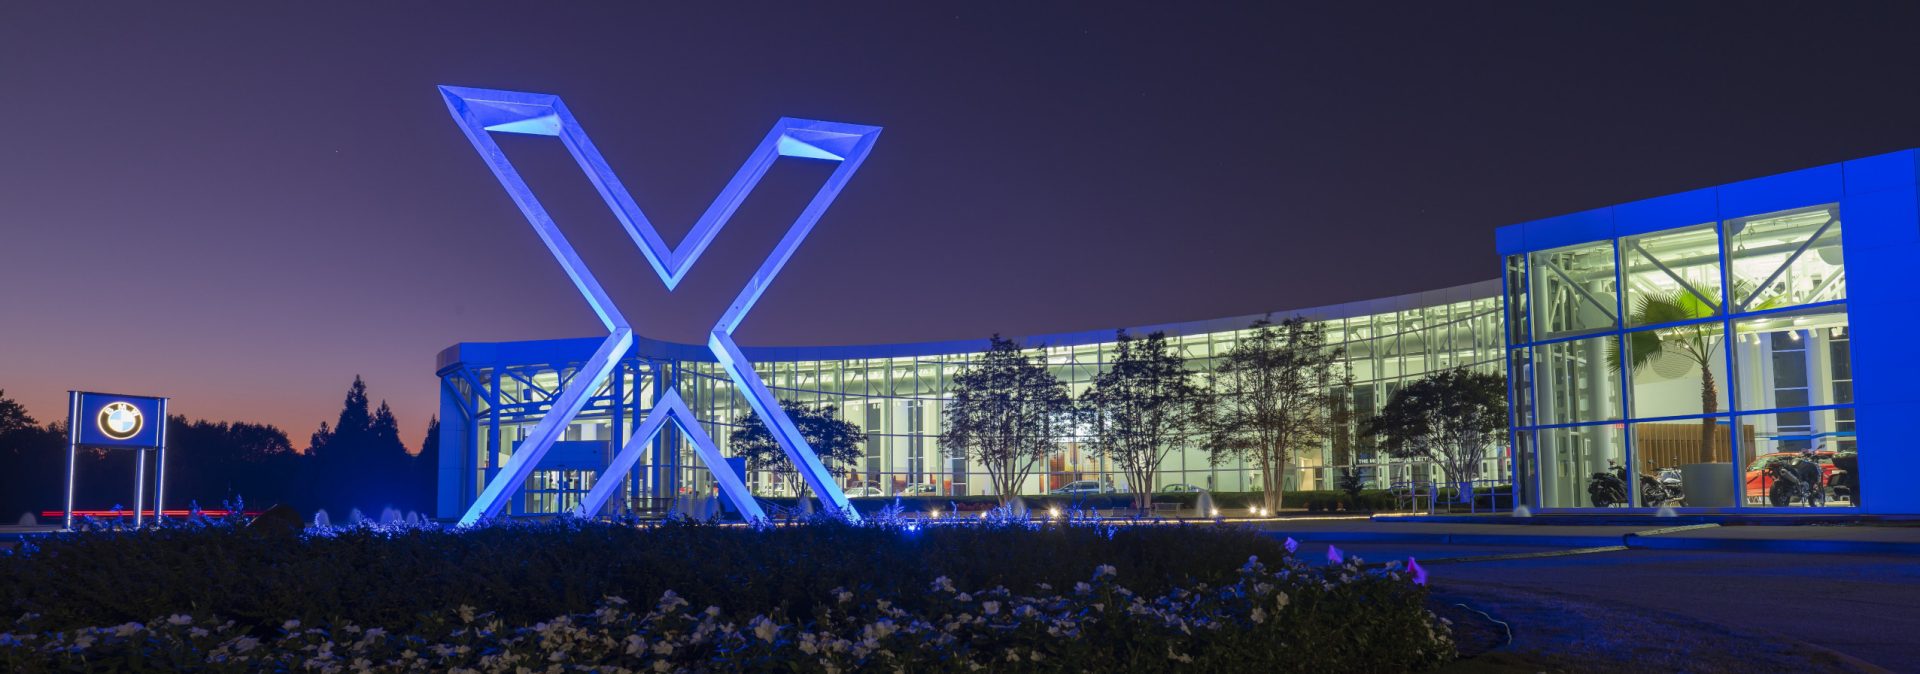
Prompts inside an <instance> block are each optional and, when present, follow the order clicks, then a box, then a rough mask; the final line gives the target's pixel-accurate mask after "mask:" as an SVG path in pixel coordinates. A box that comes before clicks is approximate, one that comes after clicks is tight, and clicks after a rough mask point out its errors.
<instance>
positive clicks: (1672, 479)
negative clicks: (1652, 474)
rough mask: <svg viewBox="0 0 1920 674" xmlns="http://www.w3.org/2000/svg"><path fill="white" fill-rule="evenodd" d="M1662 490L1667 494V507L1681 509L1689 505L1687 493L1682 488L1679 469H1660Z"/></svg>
mask: <svg viewBox="0 0 1920 674" xmlns="http://www.w3.org/2000/svg"><path fill="white" fill-rule="evenodd" d="M1660 489H1661V490H1663V491H1665V492H1666V494H1667V503H1666V504H1667V505H1670V506H1675V507H1679V506H1685V505H1686V504H1687V492H1686V490H1685V489H1682V488H1681V484H1680V469H1679V468H1662V469H1660Z"/></svg>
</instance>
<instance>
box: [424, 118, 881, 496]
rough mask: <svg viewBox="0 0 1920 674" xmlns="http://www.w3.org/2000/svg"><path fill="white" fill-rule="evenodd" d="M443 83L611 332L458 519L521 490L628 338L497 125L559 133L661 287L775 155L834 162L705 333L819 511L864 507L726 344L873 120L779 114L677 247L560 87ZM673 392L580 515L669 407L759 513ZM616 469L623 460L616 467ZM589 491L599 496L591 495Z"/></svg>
mask: <svg viewBox="0 0 1920 674" xmlns="http://www.w3.org/2000/svg"><path fill="white" fill-rule="evenodd" d="M440 92H441V95H442V96H443V97H444V98H445V99H446V102H447V108H448V110H450V111H451V112H452V113H453V117H454V120H455V121H456V122H458V123H459V125H460V128H461V130H462V131H464V132H465V133H466V135H467V138H468V140H470V141H471V142H472V143H473V145H474V149H476V150H478V151H479V153H480V156H481V158H482V159H483V160H485V161H486V162H487V165H488V166H489V167H490V168H492V169H493V172H494V176H495V177H496V178H498V179H499V180H500V182H501V185H502V186H504V187H506V188H507V192H508V194H509V195H511V196H512V197H513V199H514V203H515V204H517V205H518V206H519V207H520V210H521V212H522V213H523V214H525V215H526V216H527V220H528V221H529V222H531V223H532V224H533V226H534V230H535V231H536V232H537V233H539V235H540V237H541V240H542V241H544V242H546V244H547V248H548V250H549V251H551V252H552V253H553V255H554V258H555V259H556V260H558V261H559V262H560V266H561V268H562V269H565V270H566V272H567V274H568V276H569V277H571V278H572V279H573V281H574V285H575V286H576V287H577V288H578V289H579V290H580V293H581V296H582V297H584V298H585V299H586V300H587V304H588V305H589V306H590V307H591V308H593V310H594V312H595V313H596V314H598V315H599V316H600V319H601V322H602V323H603V324H605V325H606V326H607V329H608V332H609V334H608V338H607V340H606V341H605V342H603V343H602V344H601V348H600V349H599V350H598V351H596V352H595V354H594V357H593V359H590V360H589V361H588V363H587V365H586V366H584V367H582V368H581V370H580V373H581V374H584V375H588V377H587V378H586V379H582V378H580V377H579V376H576V377H575V378H574V380H573V381H572V382H569V383H568V384H566V385H565V386H563V387H562V388H561V391H560V395H559V396H558V399H557V400H555V402H554V405H553V409H552V410H551V411H550V412H549V413H548V414H547V415H546V416H545V417H542V418H541V420H540V422H539V424H537V425H536V426H535V427H534V431H533V433H532V434H531V435H530V436H529V437H528V438H527V439H526V441H524V442H523V443H522V444H521V446H520V448H519V450H518V451H515V452H514V454H513V456H512V457H511V458H509V459H508V461H507V465H506V466H505V467H503V468H502V470H501V472H500V473H499V474H498V475H496V476H495V477H494V479H493V480H492V481H490V482H488V484H487V487H486V489H485V490H484V491H482V492H481V494H480V498H479V499H478V500H476V501H475V502H474V504H473V506H472V507H471V508H469V509H468V510H467V513H466V515H465V516H463V517H461V519H460V522H461V524H473V523H474V522H477V521H479V520H481V519H483V518H487V517H492V516H494V515H497V514H498V513H499V511H500V510H501V509H502V507H504V505H505V504H506V502H507V499H508V498H510V497H511V496H512V494H514V493H516V492H518V491H519V489H520V486H521V485H523V484H524V483H525V481H526V479H527V477H528V476H529V475H531V473H532V471H533V468H534V467H535V466H537V465H538V464H539V460H540V457H541V456H543V455H545V454H546V452H547V450H548V449H549V448H550V447H551V446H552V444H553V441H554V440H555V439H557V438H558V433H559V431H560V430H561V429H563V428H564V427H565V425H566V423H568V422H569V421H571V420H572V419H573V417H574V416H575V415H576V414H578V413H579V412H580V409H581V407H582V406H584V405H585V402H586V399H587V398H588V397H589V396H590V394H591V393H592V392H593V391H597V390H599V388H600V386H601V385H602V384H603V383H604V382H605V380H606V377H607V375H608V374H609V373H610V372H611V371H612V369H613V367H614V366H616V365H617V364H618V362H619V358H620V356H622V355H624V354H625V353H626V351H627V349H629V348H630V347H631V345H632V341H633V331H632V327H631V325H630V324H628V323H627V321H626V319H625V318H624V317H622V316H621V315H620V313H619V311H618V310H617V309H615V308H614V306H613V303H612V301H611V300H609V299H608V298H607V296H606V293H605V292H603V291H602V290H601V287H600V285H599V283H598V282H597V281H595V280H594V279H593V276H592V274H591V273H589V272H588V271H587V269H586V266H585V265H584V264H582V263H581V262H580V259H579V256H578V255H576V254H575V253H574V251H573V248H572V246H570V245H569V244H567V241H566V238H565V237H564V236H561V234H560V232H559V229H558V228H557V227H555V226H554V224H553V220H552V218H551V217H549V216H548V215H547V212H546V209H544V208H543V207H541V206H540V203H539V201H538V200H537V199H535V198H534V197H533V193H532V190H531V189H529V188H528V187H527V185H526V182H525V181H524V180H522V179H521V178H520V175H519V173H518V172H517V171H515V170H514V169H513V166H512V164H511V163H510V162H509V161H508V160H507V158H506V154H505V153H504V152H502V151H501V150H500V148H499V146H498V145H497V144H495V143H494V142H493V139H492V137H491V134H492V133H496V132H498V133H520V134H531V135H540V136H553V137H556V138H559V139H560V141H561V143H562V144H564V145H565V146H566V148H567V151H568V152H570V153H572V155H573V158H574V161H575V162H576V163H578V164H579V165H580V168H581V170H582V171H584V172H585V173H586V175H587V179H588V180H589V181H591V182H592V183H593V186H594V188H595V189H596V190H598V191H599V193H600V196H601V198H602V199H603V200H605V201H606V203H607V206H608V207H609V208H611V209H612V210H613V212H614V215H615V216H616V217H617V218H619V220H620V224H621V226H622V227H623V228H625V229H626V232H627V235H628V236H629V237H630V238H632V239H633V242H634V244H635V245H636V246H637V247H639V249H640V252H641V254H643V255H645V256H646V258H647V262H648V264H650V265H652V267H653V270H654V273H655V274H657V275H658V276H659V277H660V280H661V281H662V282H664V283H665V284H666V286H667V289H668V290H669V291H672V290H673V289H674V287H675V286H677V285H679V283H680V281H681V279H683V278H685V277H686V274H687V272H688V271H689V270H691V269H692V268H693V264H694V262H695V261H696V260H698V259H699V257H700V254H701V253H702V252H704V251H705V250H706V248H707V245H708V244H710V243H712V242H713V239H714V237H715V236H716V235H718V234H719V233H720V229H721V228H722V227H724V226H725V225H726V222H727V220H728V219H729V218H731V217H732V216H733V213H734V212H735V211H737V210H738V209H739V207H740V204H741V203H743V202H744V201H745V200H746V198H747V195H748V194H750V193H751V192H752V191H753V188H754V186H755V185H756V184H758V183H759V182H760V179H761V178H762V177H763V176H765V175H766V172H767V170H768V169H769V168H771V167H772V165H773V162H774V161H775V160H777V159H779V158H781V157H794V158H801V159H816V160H825V161H832V162H836V163H837V164H839V165H838V166H837V167H836V168H835V169H834V172H833V174H832V175H831V176H829V177H828V178H827V180H826V183H825V184H823V185H822V186H821V187H820V190H819V191H818V192H816V193H815V194H814V196H813V199H812V200H811V201H809V202H808V203H807V206H806V208H805V209H803V210H802V211H801V213H800V216H799V217H798V218H796V219H795V220H794V221H793V224H792V225H791V226H790V227H788V229H787V233H786V235H785V236H783V237H782V238H781V240H780V243H779V245H777V246H775V248H774V250H773V252H772V253H771V254H769V255H768V256H767V259H766V260H765V261H764V262H762V263H761V265H760V268H759V269H758V270H757V271H756V272H755V273H754V275H753V277H752V278H750V279H748V280H747V284H746V286H745V287H744V288H742V289H741V291H740V294H739V295H738V296H736V297H735V299H734V301H733V303H732V304H731V305H730V306H729V307H728V308H727V310H726V311H725V312H724V313H723V314H722V315H721V317H720V320H719V321H718V322H717V323H715V325H714V328H713V330H712V331H711V333H710V334H709V336H708V348H710V349H711V350H712V351H713V354H714V357H715V358H716V359H717V360H718V361H719V363H720V364H721V366H722V367H723V368H724V369H726V371H727V375H728V376H729V377H730V378H731V379H732V380H733V382H734V385H735V386H736V387H738V388H739V389H740V391H741V393H742V394H743V397H745V398H746V400H747V404H748V405H749V406H751V407H752V408H753V409H754V411H755V412H757V413H758V414H759V416H760V418H761V419H763V420H765V422H766V424H767V426H768V429H769V430H770V431H772V434H773V436H774V438H775V440H777V441H778V442H779V443H780V447H781V449H783V450H784V451H785V452H786V454H787V457H788V459H789V460H791V461H792V462H793V465H794V467H795V468H796V469H797V470H798V471H799V472H800V475H801V477H802V478H803V479H805V480H806V482H807V483H808V484H809V485H810V486H812V487H813V488H814V492H815V493H816V494H818V495H819V496H820V499H821V502H822V504H823V505H824V506H825V507H826V509H827V510H828V511H829V512H833V513H837V514H839V515H840V516H842V517H846V518H848V519H858V518H859V514H858V513H857V512H855V511H854V510H853V508H852V507H851V505H850V504H849V503H848V502H847V498H846V495H845V494H843V493H841V491H840V488H839V487H838V485H835V484H834V481H833V476H832V474H830V473H829V472H828V471H827V469H826V467H825V466H824V465H823V464H822V463H821V462H820V459H819V457H818V455H817V454H816V453H815V452H814V451H813V448H812V447H810V446H808V445H807V442H806V439H805V438H803V437H802V436H801V434H800V432H799V429H798V428H797V427H795V426H794V424H793V420H791V419H789V418H787V415H786V413H785V412H784V411H782V410H781V409H780V403H779V400H778V399H776V398H775V397H774V396H773V394H772V392H770V391H769V390H768V389H767V387H766V384H765V383H764V382H762V381H761V379H760V376H759V374H758V373H756V372H754V371H753V368H752V366H751V364H750V363H749V362H748V361H747V360H746V359H745V358H744V357H742V356H741V355H740V353H739V348H738V347H737V346H735V345H734V343H733V331H734V329H736V328H737V327H739V325H740V323H741V321H743V320H744V319H745V318H746V314H747V312H748V311H749V310H751V309H752V308H753V305H754V303H755V302H758V301H759V299H760V296H761V294H762V293H764V292H765V291H766V288H767V286H768V285H769V284H771V283H772V281H773V279H774V277H775V276H777V275H779V273H780V269H781V268H782V267H784V266H785V265H786V263H787V260H789V259H791V258H792V257H793V252H794V250H795V249H797V248H798V247H799V245H800V242H801V241H804V240H805V239H806V236H807V234H808V233H809V232H811V231H812V230H813V226H814V224H816V223H818V222H819V220H820V217H821V215H823V214H824V213H825V212H826V209H827V207H828V206H830V205H832V203H833V200H834V198H835V197H837V196H839V194H840V190H841V189H842V188H844V187H845V186H846V183H847V181H848V180H850V179H852V177H853V174H854V172H856V171H858V170H859V168H860V164H861V162H863V161H865V160H866V157H867V154H868V153H869V152H871V151H872V149H873V143H874V141H875V140H876V139H878V137H879V135H880V128H879V127H875V126H863V125H857V124H843V123H839V122H825V121H817V120H805V119H793V118H781V119H780V120H779V121H778V122H776V123H775V124H774V126H773V129H772V130H770V131H769V132H768V133H767V135H766V137H765V138H763V139H762V140H761V142H760V144H759V146H758V147H756V148H754V151H753V153H752V154H750V155H748V157H747V161H746V163H745V164H743V165H742V166H741V167H740V170H739V171H738V172H736V173H735V174H734V176H733V179H732V180H731V181H729V182H728V183H727V186H726V187H725V188H724V189H722V190H721V191H720V195H719V196H718V197H716V198H715V199H714V201H713V203H712V204H711V205H710V206H709V207H708V208H707V211H706V213H705V214H703V215H701V216H700V219H699V220H698V221H697V222H696V223H695V224H694V226H693V229H692V230H690V231H689V232H688V233H687V236H686V238H684V239H682V240H681V242H680V245H679V246H678V247H669V246H667V244H666V241H665V240H664V239H662V238H661V237H660V233H659V231H658V230H657V229H656V228H655V227H654V226H653V223H652V222H651V221H649V220H648V219H647V217H646V215H645V214H644V213H642V212H641V210H640V207H639V206H638V205H637V204H635V203H634V201H633V197H632V196H631V195H629V194H628V193H627V190H626V188H625V187H624V186H622V185H621V184H620V181H619V179H618V178H617V177H616V176H615V175H614V172H613V169H612V168H611V167H609V166H608V165H607V163H606V160H605V159H604V158H602V157H601V155H600V152H599V150H597V149H595V148H594V146H593V143H592V141H591V140H589V139H588V138H587V134H586V131H585V130H584V129H583V128H582V127H581V126H580V124H579V122H578V121H577V120H575V119H574V118H573V115H572V113H570V112H568V111H567V108H566V106H565V105H564V104H562V103H561V102H560V98H559V97H558V96H553V95H550V94H535V93H526V92H517V91H500V90H492V89H470V88H463V87H447V86H443V87H440ZM669 394H670V396H671V398H672V400H673V401H674V402H676V403H679V406H678V408H677V409H672V408H668V409H664V410H663V409H662V408H661V407H656V408H655V409H654V411H653V412H652V413H651V414H650V415H649V418H648V419H647V420H646V421H645V422H643V423H642V425H641V428H640V429H639V430H644V431H645V432H644V433H641V432H638V431H636V433H635V434H634V436H633V437H632V439H630V440H629V442H627V443H626V445H624V446H623V447H622V448H621V450H620V452H619V453H618V454H617V455H616V456H615V458H614V461H613V466H612V467H610V468H609V469H608V470H605V471H602V472H601V474H600V477H599V479H598V480H597V481H596V482H595V488H594V489H593V490H591V491H590V493H589V498H588V500H587V501H586V502H583V503H582V506H581V507H580V508H578V509H577V510H576V512H578V513H579V514H582V515H585V516H593V515H597V514H598V513H599V511H600V509H601V508H602V507H603V506H604V505H605V502H606V499H607V498H608V497H610V496H611V494H612V491H613V490H615V487H613V486H606V485H609V484H611V483H617V482H618V481H619V480H618V475H619V474H620V473H621V472H623V471H624V470H630V469H631V467H632V465H633V463H634V462H635V461H637V460H638V453H639V451H640V449H639V448H640V447H642V446H644V445H645V444H646V443H647V442H648V441H650V440H651V439H652V436H653V434H655V433H658V432H659V430H660V428H662V426H663V424H664V420H662V421H656V420H655V419H654V418H653V416H655V415H659V414H662V413H663V412H664V413H666V414H669V415H672V416H674V418H675V420H676V422H677V423H679V424H680V425H681V426H682V427H683V428H688V429H689V432H688V436H690V437H691V438H692V439H693V440H694V444H695V445H696V447H695V448H696V450H697V451H698V452H699V454H700V456H701V459H702V460H703V461H704V462H706V463H707V468H708V470H709V471H710V472H712V473H713V474H714V476H715V478H716V479H718V480H719V482H720V486H721V488H722V489H723V490H726V492H727V495H728V496H729V497H730V498H731V499H732V500H733V501H734V502H735V503H736V504H739V505H740V506H741V508H742V509H743V510H746V509H747V508H749V507H751V508H752V511H749V515H750V516H758V515H755V514H754V512H757V511H758V510H759V507H758V505H757V504H756V505H751V506H750V505H749V504H753V503H754V501H753V496H752V494H751V493H749V492H748V491H747V490H746V487H745V485H744V484H742V483H741V482H740V480H739V479H738V478H737V476H733V475H732V472H731V471H729V470H728V469H727V468H726V466H725V463H724V461H722V460H721V457H720V452H719V448H718V447H717V446H715V445H714V443H713V439H712V438H711V437H708V436H707V435H706V433H705V432H704V431H701V432H693V430H692V428H693V427H697V426H698V422H697V421H696V420H694V419H693V417H692V414H691V413H690V412H688V411H686V406H685V404H684V402H682V401H680V400H679V397H678V396H677V395H672V392H669ZM620 466H625V468H618V467H620ZM603 486H604V487H605V488H604V489H603V488H602V487H603ZM594 494H598V495H599V496H598V497H597V498H595V497H594Z"/></svg>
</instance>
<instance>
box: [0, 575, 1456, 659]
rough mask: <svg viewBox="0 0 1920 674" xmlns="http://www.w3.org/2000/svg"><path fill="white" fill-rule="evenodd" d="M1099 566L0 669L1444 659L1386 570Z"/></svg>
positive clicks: (229, 627)
mask: <svg viewBox="0 0 1920 674" xmlns="http://www.w3.org/2000/svg"><path fill="white" fill-rule="evenodd" d="M1119 574H1120V572H1119V570H1118V569H1116V568H1115V567H1113V566H1111V565H1100V566H1098V567H1096V568H1095V570H1094V572H1093V574H1092V576H1091V577H1090V578H1084V579H1082V580H1076V581H1073V582H1072V584H1071V585H1070V586H1063V587H1060V588H1058V589H1056V588H1054V587H1053V586H1051V585H1047V584H1039V585H1035V586H1034V591H1033V592H1031V593H1028V592H1014V591H1011V590H1008V589H1007V588H1005V587H993V588H991V589H986V590H973V591H962V590H961V589H960V587H961V586H960V585H958V584H956V583H955V582H954V581H953V579H951V578H949V577H947V576H939V577H936V578H933V579H932V580H931V581H929V582H928V583H926V585H925V586H924V587H920V588H915V591H914V592H912V593H911V596H912V597H913V598H915V599H916V600H917V601H915V602H913V605H914V608H912V609H908V608H904V607H903V606H902V605H900V604H899V603H897V602H898V600H900V599H903V598H906V595H892V596H882V595H876V594H874V593H872V592H869V591H862V590H858V589H847V588H834V589H832V590H831V591H829V592H828V593H827V594H826V596H825V597H824V598H823V599H824V601H822V602H820V603H818V604H816V605H814V606H813V608H812V610H811V611H809V612H807V613H805V614H804V615H796V614H789V613H786V612H785V611H783V610H778V609H776V610H772V611H769V612H728V611H725V610H723V609H721V608H720V607H718V606H708V607H706V608H704V609H697V610H696V609H694V608H693V606H694V605H693V604H692V603H690V602H689V601H688V600H687V599H685V598H683V597H681V596H680V595H679V594H677V593H675V592H673V591H671V590H669V591H666V592H663V593H661V595H660V598H659V600H658V601H656V602H655V603H654V604H653V605H652V606H651V607H645V608H639V607H632V606H630V605H629V604H628V602H627V601H625V600H623V599H620V598H618V597H612V596H609V597H604V598H601V599H600V600H599V601H598V603H597V604H596V605H595V606H594V607H593V609H592V610H591V611H588V612H582V613H573V614H567V615H560V616H558V617H553V618H551V619H547V620H542V621H539V622H535V623H532V624H527V623H524V622H521V623H514V622H510V621H507V620H503V619H502V618H501V617H500V616H498V615H497V614H494V613H483V612H480V611H479V610H478V609H475V608H473V607H471V606H465V605H463V606H460V607H459V608H456V609H452V610H445V611H440V612H436V613H435V614H433V615H431V616H429V617H428V618H427V619H426V620H424V621H422V622H421V623H420V624H419V625H418V626H417V629H415V630H413V631H409V632H404V633H401V632H392V631H388V630H386V629H382V628H380V627H366V626H362V625H356V624H354V623H352V622H344V621H343V622H337V623H331V624H319V623H315V624H308V623H304V622H302V621H300V620H287V621H285V622H283V623H281V624H279V625H277V626H275V627H274V628H273V629H272V630H271V631H270V633H268V634H256V633H252V632H250V631H249V630H247V629H245V628H244V627H242V626H241V625H239V624H237V623H236V622H234V621H231V620H224V621H223V620H222V619H220V618H218V617H214V616H210V615H207V616H202V615H194V614H186V613H182V614H171V615H168V616H166V617H163V618H156V619H153V620H149V621H147V622H145V623H141V622H127V623H123V624H118V625H114V626H110V627H90V628H80V629H67V630H59V631H37V630H38V629H39V627H40V626H39V623H40V622H41V621H42V617H41V616H37V615H32V614H29V615H27V616H25V617H23V618H22V619H21V620H20V621H19V622H18V623H17V624H16V625H15V628H14V630H13V631H12V632H10V633H4V634H0V666H5V667H6V668H7V671H23V672H31V671H125V670H138V669H166V670H197V671H214V672H251V671H294V670H299V671H320V672H348V671H352V672H365V671H379V672H401V671H455V672H468V671H477V672H566V671H635V672H668V671H707V670H728V671H736V670H779V671H824V672H841V671H914V672H920V671H979V670H991V671H1123V670H1124V671H1157V670H1166V669H1176V668H1177V669H1181V670H1183V671H1184V670H1198V671H1209V670H1211V671H1277V672H1307V671H1314V672H1322V671H1405V670H1410V669H1418V668H1422V667H1427V666H1431V665H1435V664H1438V663H1440V662H1444V661H1445V660H1447V659H1448V658H1450V657H1451V656H1452V654H1453V646H1452V643H1451V642H1450V640H1449V638H1448V632H1447V628H1446V626H1445V624H1444V621H1442V620H1440V619H1438V618H1436V617H1434V616H1433V615H1432V614H1430V613H1428V612H1427V611H1426V610H1425V609H1424V608H1422V601H1423V599H1424V596H1425V595H1424V591H1423V590H1422V589H1421V588H1420V587H1418V586H1417V585H1415V584H1414V583H1413V582H1411V579H1408V578H1403V572H1402V570H1401V569H1400V568H1399V567H1398V566H1397V565H1388V566H1387V567H1385V568H1375V569H1364V568H1363V567H1362V565H1361V562H1360V560H1358V559H1353V560H1348V561H1345V562H1343V563H1341V564H1337V565H1327V566H1311V565H1308V564H1306V563H1304V562H1301V561H1298V560H1295V559H1292V558H1291V557H1289V558H1286V559H1284V560H1283V561H1281V562H1280V563H1279V565H1278V567H1277V568H1275V569H1269V568H1268V567H1267V566H1265V565H1264V564H1262V563H1261V562H1260V561H1258V559H1257V558H1252V559H1248V560H1247V561H1246V563H1245V564H1244V565H1242V566H1240V567H1239V568H1238V569H1236V570H1235V571H1234V573H1233V574H1232V575H1233V580H1232V581H1231V582H1228V583H1224V584H1218V585H1211V584H1208V583H1205V582H1196V583H1192V584H1191V585H1182V586H1174V587H1171V588H1170V589H1169V590H1168V591H1167V592H1165V593H1162V594H1158V595H1155V596H1151V597H1149V596H1145V595H1142V594H1139V593H1136V592H1134V591H1132V590H1129V589H1128V588H1127V587H1125V586H1123V585H1122V584H1121V583H1120V582H1119Z"/></svg>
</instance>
